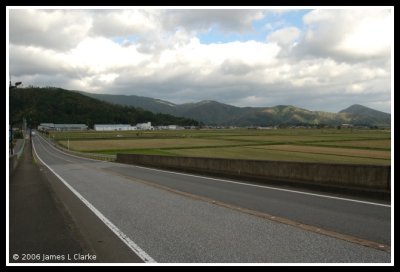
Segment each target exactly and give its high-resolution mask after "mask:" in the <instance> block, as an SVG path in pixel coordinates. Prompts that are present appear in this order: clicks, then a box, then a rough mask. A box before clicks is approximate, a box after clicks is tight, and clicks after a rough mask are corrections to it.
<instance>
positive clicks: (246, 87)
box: [7, 7, 394, 113]
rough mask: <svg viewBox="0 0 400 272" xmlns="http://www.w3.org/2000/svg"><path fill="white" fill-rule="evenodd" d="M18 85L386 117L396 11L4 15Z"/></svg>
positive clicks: (17, 11) (21, 11)
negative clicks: (353, 109)
mask: <svg viewBox="0 0 400 272" xmlns="http://www.w3.org/2000/svg"><path fill="white" fill-rule="evenodd" d="M8 12H9V13H8V22H7V23H8V36H7V38H8V57H9V65H8V69H9V71H8V73H7V74H8V75H10V77H11V81H12V82H13V83H15V82H17V81H21V82H22V84H23V86H52V87H60V88H64V89H69V90H80V91H86V92H91V93H105V94H126V95H140V96H146V97H153V98H158V99H163V100H167V101H170V102H173V103H178V104H181V103H188V102H199V101H201V100H215V101H219V102H222V103H227V104H231V105H235V106H240V107H244V106H250V107H270V106H275V105H293V106H297V107H301V108H306V109H309V110H324V111H331V112H337V111H340V110H342V109H344V108H347V107H348V106H350V105H352V104H361V105H364V106H368V107H371V108H374V109H377V110H381V111H384V112H388V113H390V112H391V95H392V93H393V92H392V90H391V86H392V78H391V75H392V73H391V67H392V61H393V59H392V56H391V52H392V50H393V49H392V47H393V38H394V32H393V31H394V30H393V24H394V23H393V9H391V8H390V7H369V8H363V7H354V8H329V9H327V8H323V9H315V8H313V7H310V8H305V7H301V8H300V9H299V8H298V9H288V8H285V9H276V8H275V9H268V8H267V7H266V8H257V9H254V8H246V7H243V8H237V7H234V8H229V9H228V8H223V9H215V8H208V9H204V8H196V9H193V8H192V7H190V8H187V9H185V8H180V9H176V8H174V9H172V8H171V9H169V8H162V9H161V8H158V9H154V8H149V9H146V8H136V9H135V8H129V9H128V8H123V9H121V8H119V9H118V8H114V9H111V8H110V7H106V8H98V9H93V8H91V9H81V8H74V9H73V8H66V9H45V8H42V9H40V8H35V9H32V8H12V7H9V8H8Z"/></svg>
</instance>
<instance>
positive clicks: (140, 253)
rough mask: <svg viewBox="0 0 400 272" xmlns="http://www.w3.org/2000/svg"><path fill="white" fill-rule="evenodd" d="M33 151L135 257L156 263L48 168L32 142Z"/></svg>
mask: <svg viewBox="0 0 400 272" xmlns="http://www.w3.org/2000/svg"><path fill="white" fill-rule="evenodd" d="M32 147H33V151H34V152H35V154H36V157H37V158H38V159H39V160H40V161H41V162H42V163H43V164H44V165H45V166H46V167H47V168H48V169H49V170H50V171H51V172H52V173H53V174H54V175H56V177H57V178H59V179H60V180H61V181H62V182H63V183H64V184H65V186H67V187H68V189H70V190H71V192H73V193H74V194H75V195H76V196H77V197H78V198H79V199H80V200H81V201H82V202H83V203H84V204H85V205H86V206H87V207H88V208H89V209H90V210H91V211H92V212H93V213H94V214H95V215H96V216H97V217H98V218H100V220H101V221H103V222H104V224H106V226H107V227H108V228H109V229H110V230H112V232H114V233H115V235H117V236H118V238H120V239H121V240H122V242H124V243H125V244H126V245H127V246H128V247H129V248H130V249H131V250H132V251H133V252H134V253H135V254H136V255H138V256H139V258H140V259H142V260H143V261H144V262H146V263H156V261H155V260H154V259H153V258H151V257H150V256H149V255H148V254H147V253H146V252H145V251H144V250H143V249H141V248H140V247H139V246H138V245H137V244H136V243H135V242H133V241H132V240H131V239H130V238H129V237H128V236H127V235H126V234H125V233H123V232H122V231H121V230H120V229H119V228H118V227H117V226H115V225H114V224H113V223H112V222H111V221H110V220H108V219H107V217H105V216H104V215H103V214H102V213H101V212H100V211H99V210H98V209H96V208H95V207H94V206H93V205H92V204H91V203H90V202H89V201H87V200H86V198H84V197H83V196H82V195H81V194H80V193H78V191H76V190H75V189H74V188H73V187H72V186H71V185H69V183H68V182H66V181H65V180H64V179H63V178H62V177H61V176H60V175H58V174H57V173H56V172H55V171H54V170H53V169H52V168H51V167H50V166H48V165H47V164H46V163H45V162H44V161H43V160H42V159H41V158H40V157H39V155H38V154H37V153H36V149H35V145H34V144H33V142H32Z"/></svg>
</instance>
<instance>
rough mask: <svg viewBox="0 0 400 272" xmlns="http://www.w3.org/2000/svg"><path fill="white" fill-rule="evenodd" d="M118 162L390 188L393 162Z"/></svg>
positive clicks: (121, 158) (154, 158) (121, 157)
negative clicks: (371, 163)
mask: <svg viewBox="0 0 400 272" xmlns="http://www.w3.org/2000/svg"><path fill="white" fill-rule="evenodd" d="M117 162H121V163H127V164H137V165H144V166H153V167H158V168H168V169H179V170H186V171H196V172H202V173H211V174H213V173H214V174H222V175H228V176H234V177H252V178H257V179H265V180H276V181H289V182H302V183H309V184H316V185H328V186H340V187H352V188H362V189H373V190H384V191H390V166H380V165H354V164H351V165H350V164H330V163H306V162H286V161H257V160H235V159H217V158H198V157H173V156H158V155H136V154H117Z"/></svg>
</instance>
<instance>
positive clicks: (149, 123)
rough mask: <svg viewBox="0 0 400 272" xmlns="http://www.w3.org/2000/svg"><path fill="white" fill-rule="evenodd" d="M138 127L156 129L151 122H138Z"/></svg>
mask: <svg viewBox="0 0 400 272" xmlns="http://www.w3.org/2000/svg"><path fill="white" fill-rule="evenodd" d="M136 128H137V129H140V130H153V129H154V128H153V127H152V126H151V122H147V123H139V124H136Z"/></svg>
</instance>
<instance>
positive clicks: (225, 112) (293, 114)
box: [80, 92, 391, 127]
mask: <svg viewBox="0 0 400 272" xmlns="http://www.w3.org/2000/svg"><path fill="white" fill-rule="evenodd" d="M80 93H82V94H84V95H87V96H89V97H93V98H96V99H99V100H103V101H107V102H110V103H114V104H120V105H130V106H134V107H140V108H143V109H146V110H149V111H152V112H154V113H166V114H171V115H174V116H179V117H186V118H191V119H195V120H198V121H201V122H203V123H204V124H208V125H233V126H274V125H282V124H287V125H296V124H297V125H298V124H304V125H305V124H308V125H318V124H327V125H341V124H343V123H348V124H353V125H362V126H385V127H388V126H390V124H391V122H390V120H391V116H390V114H388V113H385V112H381V111H377V110H374V109H371V108H368V107H365V106H362V105H358V104H355V105H352V106H350V107H348V108H346V109H344V110H341V111H340V112H338V113H332V112H324V111H310V110H307V109H302V108H297V107H294V106H290V105H278V106H274V107H236V106H232V105H227V104H223V103H220V102H217V101H212V100H203V101H200V102H197V103H185V104H174V103H171V102H168V101H165V100H160V99H154V98H149V97H142V96H136V95H108V94H93V93H85V92H80Z"/></svg>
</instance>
